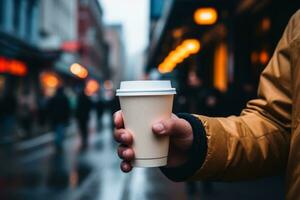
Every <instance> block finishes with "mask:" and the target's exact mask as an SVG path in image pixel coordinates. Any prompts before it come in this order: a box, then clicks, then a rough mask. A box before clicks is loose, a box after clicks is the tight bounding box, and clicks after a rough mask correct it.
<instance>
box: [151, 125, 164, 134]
mask: <svg viewBox="0 0 300 200" xmlns="http://www.w3.org/2000/svg"><path fill="white" fill-rule="evenodd" d="M164 129H165V127H164V125H163V124H162V123H157V124H154V125H153V130H154V131H155V132H157V133H163V132H164Z"/></svg>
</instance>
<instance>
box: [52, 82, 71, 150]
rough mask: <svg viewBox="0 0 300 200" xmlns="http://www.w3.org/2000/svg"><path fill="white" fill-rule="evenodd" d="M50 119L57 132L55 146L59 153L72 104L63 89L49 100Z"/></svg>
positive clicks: (58, 90)
mask: <svg viewBox="0 0 300 200" xmlns="http://www.w3.org/2000/svg"><path fill="white" fill-rule="evenodd" d="M48 112H49V119H50V122H51V125H52V128H53V129H54V131H55V146H56V148H57V150H58V151H61V150H62V145H63V141H64V134H65V129H66V126H67V124H68V123H69V118H70V103H69V100H68V98H67V96H66V95H65V94H64V89H63V87H60V88H58V89H57V91H56V94H55V95H54V96H53V97H52V98H51V99H50V100H49V104H48Z"/></svg>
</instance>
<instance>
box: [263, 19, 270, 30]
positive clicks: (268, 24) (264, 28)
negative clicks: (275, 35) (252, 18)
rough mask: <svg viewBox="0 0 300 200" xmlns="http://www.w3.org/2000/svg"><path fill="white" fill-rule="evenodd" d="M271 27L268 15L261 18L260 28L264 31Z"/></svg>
mask: <svg viewBox="0 0 300 200" xmlns="http://www.w3.org/2000/svg"><path fill="white" fill-rule="evenodd" d="M270 27H271V20H270V18H268V17H265V18H263V19H262V21H261V29H262V30H263V31H264V32H266V31H268V30H270Z"/></svg>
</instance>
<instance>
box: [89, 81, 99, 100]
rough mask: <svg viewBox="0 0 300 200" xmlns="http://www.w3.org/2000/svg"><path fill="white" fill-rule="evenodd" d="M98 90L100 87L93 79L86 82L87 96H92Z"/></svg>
mask: <svg viewBox="0 0 300 200" xmlns="http://www.w3.org/2000/svg"><path fill="white" fill-rule="evenodd" d="M99 89H100V85H99V83H98V82H97V81H96V80H94V79H90V80H88V82H87V83H86V86H85V93H86V95H88V96H92V95H94V94H95V93H96V92H97V91H98V90H99Z"/></svg>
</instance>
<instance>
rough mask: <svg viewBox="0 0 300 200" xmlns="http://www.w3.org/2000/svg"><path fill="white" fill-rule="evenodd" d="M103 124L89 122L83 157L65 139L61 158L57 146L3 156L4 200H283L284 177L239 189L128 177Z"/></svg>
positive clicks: (0, 189) (152, 172) (150, 174)
mask: <svg viewBox="0 0 300 200" xmlns="http://www.w3.org/2000/svg"><path fill="white" fill-rule="evenodd" d="M103 121H104V126H103V129H102V130H101V131H99V132H97V131H96V128H95V126H96V125H95V124H96V123H95V120H94V121H93V122H91V131H90V141H89V144H90V147H89V149H88V150H87V151H85V152H81V151H80V138H79V136H78V135H77V134H73V135H71V136H69V137H67V138H66V140H65V143H64V148H63V151H62V152H57V151H56V150H55V148H54V146H53V143H49V144H46V145H43V146H41V147H38V148H36V149H34V150H32V151H30V152H26V154H22V155H20V156H16V155H14V154H13V153H10V152H5V153H4V152H2V159H1V162H0V163H1V165H0V169H1V170H0V199H1V200H2V199H3V200H6V199H13V200H15V199H30V200H35V199H43V200H44V199H45V200H47V199H51V200H56V199H58V200H60V199H64V200H68V199H70V200H73V199H74V200H77V199H78V200H79V199H80V200H81V199H82V200H114V199H115V200H148V199H149V200H152V199H154V200H163V199H175V200H177V199H179V200H185V199H204V200H211V199H243V200H244V199H246V200H247V199H249V200H250V199H257V200H258V199H266V198H267V199H275V200H276V199H283V181H282V180H281V178H280V177H275V178H268V179H263V180H260V181H252V182H238V183H204V184H203V183H200V182H196V183H190V184H188V185H189V186H188V187H187V186H186V184H185V183H174V182H171V181H169V180H167V179H166V178H165V177H164V176H163V175H162V174H161V173H160V171H159V170H158V169H156V168H151V169H142V168H139V169H134V170H133V172H131V173H129V174H124V173H122V172H121V171H120V169H119V162H120V161H119V159H118V157H117V155H116V154H115V150H116V147H117V146H116V144H115V143H114V142H113V141H112V131H111V128H110V127H109V124H110V123H109V118H108V116H106V117H105V118H104V120H103ZM4 155H5V157H4ZM15 157H17V158H15ZM13 158H15V159H13ZM188 193H190V195H188Z"/></svg>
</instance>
